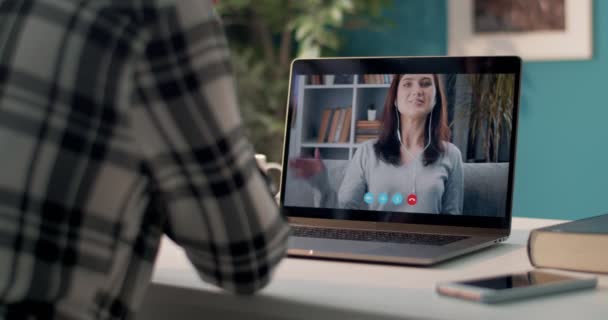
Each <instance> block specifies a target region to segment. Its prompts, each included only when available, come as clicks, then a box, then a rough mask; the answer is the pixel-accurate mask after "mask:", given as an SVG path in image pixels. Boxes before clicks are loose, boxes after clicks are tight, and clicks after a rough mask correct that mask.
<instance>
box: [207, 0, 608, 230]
mask: <svg viewBox="0 0 608 320" xmlns="http://www.w3.org/2000/svg"><path fill="white" fill-rule="evenodd" d="M579 1H580V0H579ZM588 1H589V2H590V3H591V10H590V13H588V16H586V15H581V13H580V12H573V11H574V9H573V6H575V5H576V4H577V1H573V0H525V1H521V0H425V1H419V0H379V1H367V0H255V1H254V0H219V1H217V6H216V7H217V10H218V12H219V13H220V15H221V16H222V19H223V20H224V25H225V29H226V33H227V35H228V38H229V42H230V46H231V50H232V53H233V66H234V71H235V73H236V79H237V86H238V90H239V99H240V103H241V108H242V112H243V117H244V120H245V123H246V126H247V129H248V132H249V135H250V137H251V139H252V141H253V143H254V145H255V148H256V151H257V152H260V153H265V154H267V155H268V158H269V160H271V161H280V160H281V156H282V155H281V152H282V147H281V146H282V143H283V141H282V140H283V133H284V127H283V124H284V121H285V111H286V105H287V87H288V81H287V80H288V73H289V64H290V62H291V60H292V59H294V58H296V57H324V56H395V55H397V56H420V55H431V56H436V55H447V54H449V53H451V52H450V50H451V49H449V48H451V46H450V44H449V41H450V39H449V34H450V29H452V31H453V30H454V24H455V23H460V24H465V26H466V28H468V29H466V30H469V29H470V33H471V35H472V37H476V38H475V39H474V40H477V38H482V39H483V38H484V37H485V38H486V39H488V43H490V44H492V47H493V48H497V47H500V48H503V47H506V48H510V47H515V41H516V40H514V42H513V43H511V42H510V41H511V39H515V38H516V37H527V36H528V35H530V36H531V37H538V38H531V39H540V40H543V39H545V38H547V39H554V38H555V39H558V40H557V44H555V46H556V47H555V49H554V48H548V49H549V50H550V51H553V52H559V50H560V49H561V47H563V49H564V52H565V53H564V54H563V57H560V56H559V55H557V56H555V55H554V56H551V57H549V56H547V58H545V59H543V57H542V56H541V57H540V58H539V57H538V56H535V57H534V58H533V59H528V58H527V56H526V55H525V52H522V53H521V55H522V56H524V66H523V77H522V88H521V105H520V117H519V133H518V135H519V139H518V145H517V149H516V150H517V163H516V170H515V194H514V207H513V214H514V215H515V216H525V217H545V218H556V219H559V218H563V219H576V218H582V217H587V216H592V215H596V214H600V213H606V212H608V125H607V124H606V121H607V120H608V105H606V98H605V95H604V91H606V85H605V82H606V80H605V79H604V75H606V74H607V72H608V61H607V53H608V44H607V38H608V34H607V33H608V1H603V0H595V1H592V0H588ZM579 7H581V6H580V2H579ZM454 14H455V15H454ZM575 15H576V17H577V19H579V20H573V17H574V16H575ZM531 17H536V19H531ZM580 19H583V22H584V21H585V19H586V21H587V23H589V24H590V25H591V32H590V34H588V35H581V36H578V35H576V34H575V35H574V37H575V40H576V39H577V38H582V37H585V36H589V37H591V38H590V40H592V46H591V47H590V48H589V50H590V51H591V52H590V54H589V56H584V57H580V58H579V57H574V58H573V57H572V55H568V54H567V53H566V51H568V49H569V48H568V47H579V45H578V44H577V43H576V42H573V41H572V40H569V39H572V38H564V39H565V40H564V41H561V42H560V41H559V39H560V38H559V36H560V34H561V33H567V32H569V31H568V30H570V29H573V28H575V27H576V25H580V24H581V23H580V21H581V20H580ZM468 20H471V21H468ZM583 24H584V23H583ZM467 32H469V31H467ZM513 34H514V35H515V36H513V37H511V35H513ZM469 39H473V38H469ZM452 41H454V40H453V39H452ZM490 41H491V42H490ZM536 43H537V44H538V45H536V47H538V46H541V47H542V46H543V45H542V41H536ZM452 45H453V43H452ZM560 46H561V47H560ZM511 49H512V48H511ZM533 49H534V50H536V49H538V48H530V50H533ZM541 49H542V48H541ZM574 49H577V48H574ZM491 53H492V52H490V53H489V54H491ZM516 54H517V53H516Z"/></svg>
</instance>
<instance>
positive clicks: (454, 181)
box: [441, 145, 464, 214]
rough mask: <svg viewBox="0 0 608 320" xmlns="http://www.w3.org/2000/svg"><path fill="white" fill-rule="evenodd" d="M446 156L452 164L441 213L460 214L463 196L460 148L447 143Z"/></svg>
mask: <svg viewBox="0 0 608 320" xmlns="http://www.w3.org/2000/svg"><path fill="white" fill-rule="evenodd" d="M448 148H449V149H450V150H449V152H448V154H447V155H448V156H449V157H450V163H451V165H452V167H451V170H450V174H449V176H448V180H447V182H446V184H445V191H444V193H443V199H442V209H441V212H442V213H449V214H462V203H463V197H464V172H463V169H462V156H461V155H460V150H458V148H457V147H456V146H454V145H448Z"/></svg>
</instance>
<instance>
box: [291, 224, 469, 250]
mask: <svg viewBox="0 0 608 320" xmlns="http://www.w3.org/2000/svg"><path fill="white" fill-rule="evenodd" d="M291 235H292V236H296V237H306V238H323V239H339V240H355V241H375V242H391V243H407V244H424V245H431V246H444V245H446V244H450V243H452V242H456V241H459V240H463V239H466V238H468V237H466V236H453V235H440V234H424V233H403V232H390V231H375V230H345V229H334V228H314V227H302V226H292V228H291Z"/></svg>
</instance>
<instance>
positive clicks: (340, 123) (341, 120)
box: [327, 108, 346, 142]
mask: <svg viewBox="0 0 608 320" xmlns="http://www.w3.org/2000/svg"><path fill="white" fill-rule="evenodd" d="M338 110H339V111H338V126H337V127H336V132H335V133H334V135H333V136H331V138H332V139H331V140H330V141H327V142H338V141H340V134H341V132H342V127H344V117H345V116H346V108H339V109H338Z"/></svg>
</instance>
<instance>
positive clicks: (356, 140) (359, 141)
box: [355, 134, 378, 143]
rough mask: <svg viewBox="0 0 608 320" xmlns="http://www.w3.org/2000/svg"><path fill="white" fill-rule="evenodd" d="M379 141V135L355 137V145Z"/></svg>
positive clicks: (359, 135)
mask: <svg viewBox="0 0 608 320" xmlns="http://www.w3.org/2000/svg"><path fill="white" fill-rule="evenodd" d="M372 139H378V135H361V134H358V135H356V136H355V143H362V142H365V141H367V140H372Z"/></svg>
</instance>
